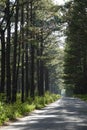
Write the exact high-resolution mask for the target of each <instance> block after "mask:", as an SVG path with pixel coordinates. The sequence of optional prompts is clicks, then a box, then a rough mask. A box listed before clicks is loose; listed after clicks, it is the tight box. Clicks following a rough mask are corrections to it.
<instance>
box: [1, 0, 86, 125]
mask: <svg viewBox="0 0 87 130" xmlns="http://www.w3.org/2000/svg"><path fill="white" fill-rule="evenodd" d="M61 38H62V40H63V42H62V40H61ZM86 42H87V0H85V1H84V2H83V1H82V0H80V1H79V0H70V1H68V2H66V3H65V4H64V5H56V4H54V2H53V1H52V0H44V1H43V0H0V110H1V111H3V108H4V107H5V106H8V107H7V110H6V111H9V110H10V111H11V109H13V107H12V105H13V106H14V108H15V106H16V107H18V105H20V104H21V107H22V106H23V109H24V108H25V107H24V106H26V105H28V104H30V105H31V104H32V103H33V102H37V100H39V99H40V98H43V99H44V97H46V100H47V99H48V100H51V101H54V100H56V99H57V98H59V97H60V96H59V95H58V94H60V93H61V90H62V89H65V90H66V94H67V95H68V94H69V93H73V94H83V95H84V94H87V45H86V44H87V43H86ZM56 94H57V95H56ZM47 96H48V97H47ZM43 99H41V100H40V102H44V101H42V100H43ZM26 102H27V104H26ZM45 102H46V101H45ZM48 102H50V101H48ZM42 104H44V103H42ZM9 106H10V108H9ZM36 107H37V106H36ZM20 109H21V108H20ZM23 109H22V110H21V111H22V112H23V113H24V111H26V110H25V109H24V111H23ZM28 111H30V110H28ZM13 113H14V112H13ZM19 113H20V112H19ZM19 113H18V115H20V114H19ZM13 115H14V114H13ZM16 115H17V112H16ZM6 116H7V115H6V112H4V116H3V117H2V113H1V115H0V118H1V122H0V123H2V122H3V121H4V119H5V118H6ZM9 116H10V117H11V116H12V113H11V112H10V115H8V116H7V118H9ZM11 118H14V117H13V116H12V117H11Z"/></svg>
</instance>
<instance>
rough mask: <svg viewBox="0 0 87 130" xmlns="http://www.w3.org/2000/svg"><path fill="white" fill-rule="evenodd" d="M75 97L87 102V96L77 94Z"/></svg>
mask: <svg viewBox="0 0 87 130" xmlns="http://www.w3.org/2000/svg"><path fill="white" fill-rule="evenodd" d="M74 97H76V98H80V99H81V100H83V101H87V94H77V95H74Z"/></svg>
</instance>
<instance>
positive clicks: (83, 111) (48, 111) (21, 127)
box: [3, 98, 87, 130]
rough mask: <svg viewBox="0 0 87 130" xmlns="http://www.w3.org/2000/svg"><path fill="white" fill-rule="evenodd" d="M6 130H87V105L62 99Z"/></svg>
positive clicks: (76, 100) (77, 100) (70, 99)
mask: <svg viewBox="0 0 87 130" xmlns="http://www.w3.org/2000/svg"><path fill="white" fill-rule="evenodd" d="M3 130H5V129H3ZM6 130H87V104H86V103H85V102H83V101H81V100H79V99H74V98H62V99H60V100H59V101H57V102H55V103H53V104H51V105H50V106H48V107H46V108H44V109H42V110H39V111H38V110H36V111H35V112H33V113H32V114H31V115H30V116H27V117H25V118H23V119H21V121H19V122H15V123H13V124H12V125H11V126H9V128H8V129H6Z"/></svg>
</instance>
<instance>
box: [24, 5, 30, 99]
mask: <svg viewBox="0 0 87 130" xmlns="http://www.w3.org/2000/svg"><path fill="white" fill-rule="evenodd" d="M26 8H27V19H26V21H27V30H26V37H27V38H28V35H29V33H28V30H29V29H28V28H29V3H28V4H27V5H26ZM28 60H29V56H28V40H26V65H25V67H26V91H25V96H26V99H27V98H28V96H29V82H30V81H29V61H28Z"/></svg>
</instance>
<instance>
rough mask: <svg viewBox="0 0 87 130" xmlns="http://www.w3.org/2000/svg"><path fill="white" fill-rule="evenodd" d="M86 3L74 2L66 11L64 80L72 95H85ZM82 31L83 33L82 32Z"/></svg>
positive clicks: (86, 71) (86, 78)
mask: <svg viewBox="0 0 87 130" xmlns="http://www.w3.org/2000/svg"><path fill="white" fill-rule="evenodd" d="M86 8H87V1H85V2H84V3H83V1H82V0H81V1H76V0H74V1H73V2H71V3H70V4H69V6H68V7H67V9H66V10H67V11H66V20H67V29H66V35H67V38H66V47H65V58H64V61H65V63H64V73H65V75H64V79H65V84H66V88H67V87H70V88H71V89H72V90H73V91H74V93H79V94H80V93H84V94H85V93H87V62H86V61H87V44H86V42H87V31H86V30H87V10H86ZM82 30H83V31H82Z"/></svg>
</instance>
